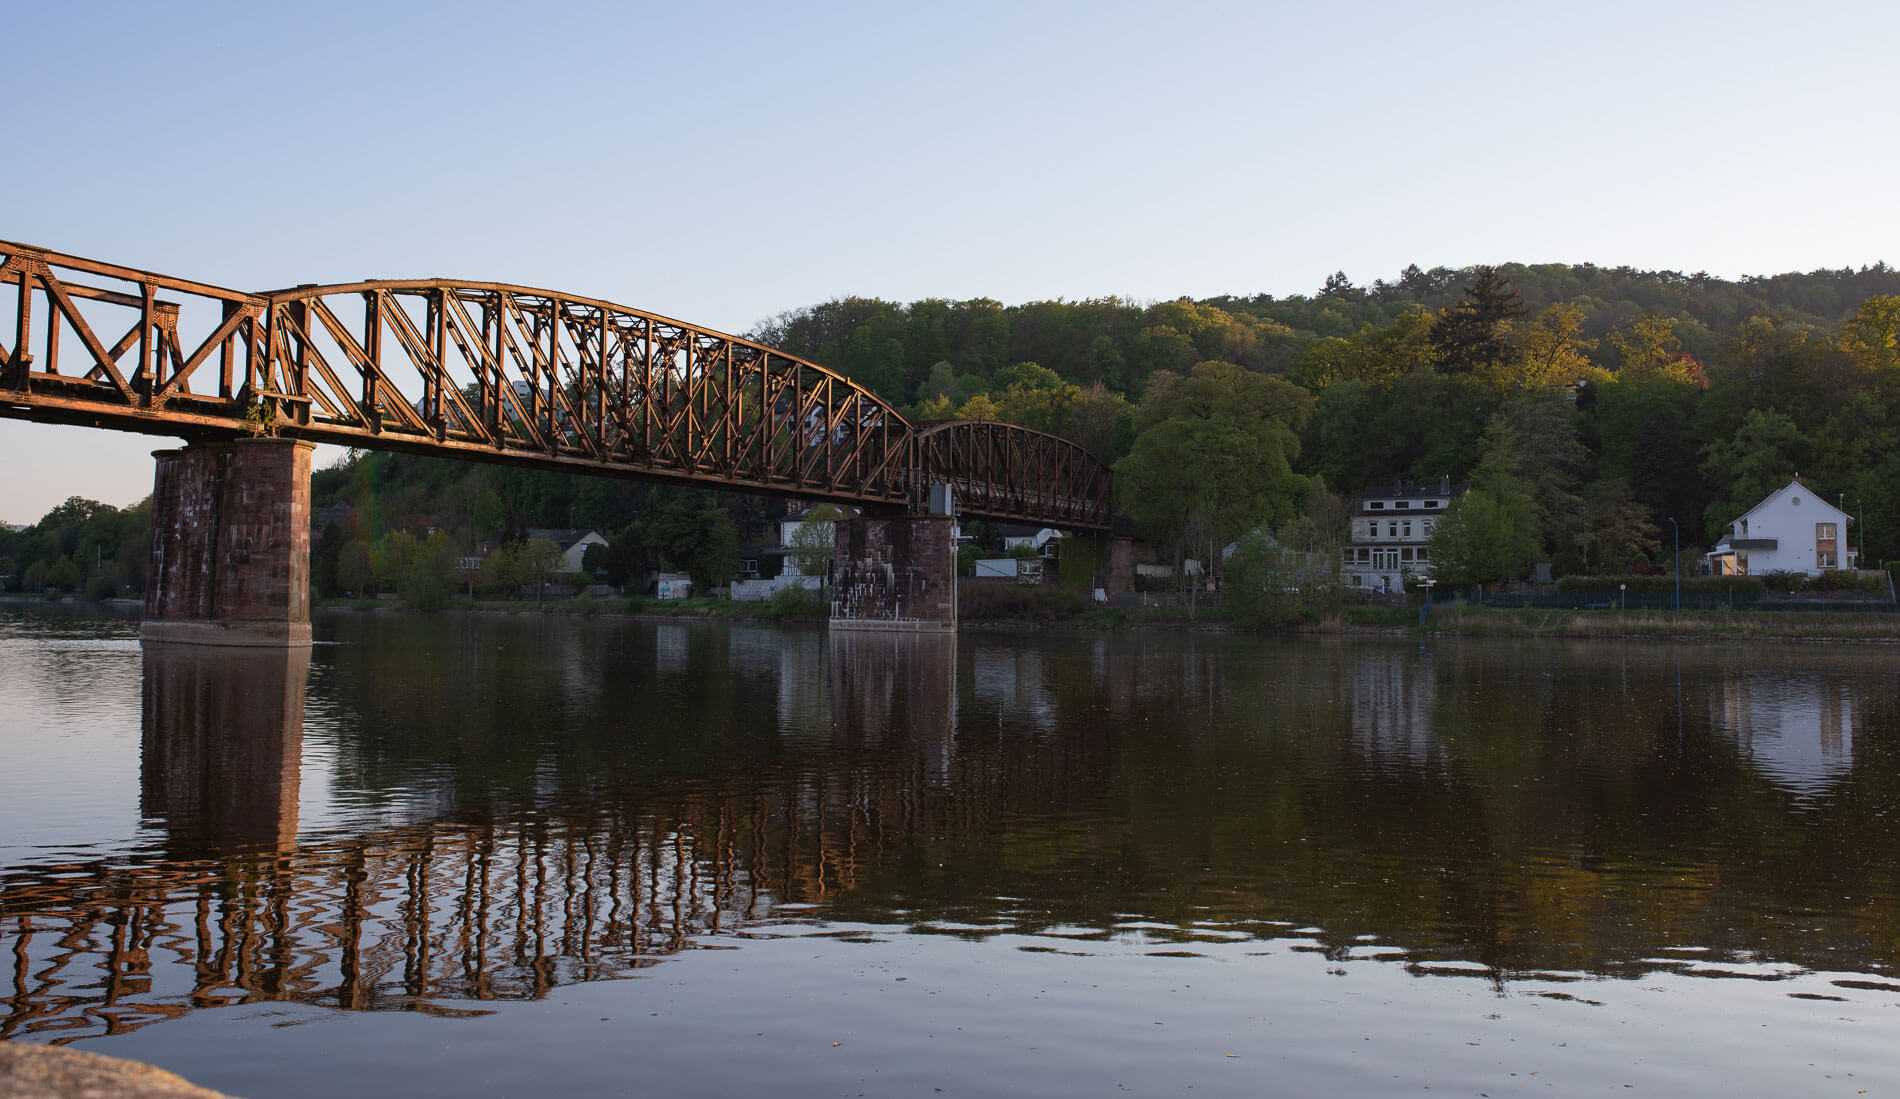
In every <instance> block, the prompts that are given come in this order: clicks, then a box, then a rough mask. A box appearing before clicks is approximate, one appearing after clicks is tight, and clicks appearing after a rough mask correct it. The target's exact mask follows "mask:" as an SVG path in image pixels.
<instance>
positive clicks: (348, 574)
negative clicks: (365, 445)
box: [0, 264, 1900, 593]
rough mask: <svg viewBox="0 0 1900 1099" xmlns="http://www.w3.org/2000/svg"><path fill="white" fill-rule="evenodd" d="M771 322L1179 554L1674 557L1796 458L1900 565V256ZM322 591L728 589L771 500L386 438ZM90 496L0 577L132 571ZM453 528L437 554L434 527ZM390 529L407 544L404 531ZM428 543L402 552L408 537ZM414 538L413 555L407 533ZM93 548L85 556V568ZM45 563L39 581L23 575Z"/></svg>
mask: <svg viewBox="0 0 1900 1099" xmlns="http://www.w3.org/2000/svg"><path fill="white" fill-rule="evenodd" d="M751 335H752V336H753V337H754V338H757V339H759V340H761V341H763V342H766V343H769V344H773V345H776V346H778V347H782V348H784V349H785V350H787V351H790V352H792V353H794V354H798V355H802V356H804V357H807V358H810V359H812V360H814V361H816V362H819V363H821V364H823V365H826V366H829V367H832V368H833V369H837V370H840V371H842V372H843V373H846V374H848V375H850V376H852V377H853V378H855V379H857V380H858V381H860V382H862V383H864V384H866V385H868V386H870V387H871V388H872V389H874V390H876V391H877V392H879V393H881V394H883V395H884V396H885V397H886V398H887V399H889V400H891V401H893V402H894V403H896V404H898V405H900V406H901V407H902V408H903V409H904V411H905V412H906V413H907V414H908V415H911V416H913V417H915V418H918V419H937V418H947V417H956V416H961V417H983V418H996V419H1004V420H1009V421H1012V422H1015V423H1020V424H1023V425H1025V426H1029V427H1035V428H1038V429H1042V430H1047V431H1052V432H1055V433H1057V434H1061V435H1064V436H1067V437H1069V438H1073V439H1076V440H1077V441H1079V442H1082V443H1084V444H1085V445H1087V446H1089V447H1091V448H1092V449H1094V450H1095V451H1096V452H1097V453H1099V454H1101V455H1102V456H1103V457H1104V458H1105V459H1107V460H1109V461H1110V462H1113V463H1115V465H1116V469H1117V473H1118V479H1117V483H1118V491H1119V493H1120V503H1121V506H1122V507H1123V509H1124V510H1126V511H1127V512H1128V513H1129V514H1130V515H1131V516H1133V517H1134V518H1135V519H1136V520H1137V521H1138V522H1139V524H1140V525H1141V527H1142V529H1143V531H1144V533H1145V534H1146V535H1147V536H1148V537H1150V538H1152V539H1154V540H1155V541H1157V542H1161V543H1164V544H1171V545H1174V546H1176V547H1177V548H1180V547H1184V546H1187V545H1196V544H1204V543H1205V542H1206V541H1209V540H1216V539H1218V540H1223V541H1224V540H1231V539H1233V538H1237V537H1239V536H1240V535H1241V534H1242V533H1244V532H1245V531H1248V530H1251V529H1253V528H1255V527H1257V526H1260V525H1262V524H1264V525H1266V526H1268V527H1270V528H1273V529H1275V530H1277V531H1280V532H1281V534H1282V541H1283V542H1290V543H1294V544H1300V543H1306V544H1308V545H1310V546H1311V547H1313V548H1322V549H1323V548H1325V547H1326V546H1328V545H1329V544H1330V542H1331V541H1334V540H1336V534H1337V528H1338V522H1339V514H1340V509H1339V497H1340V496H1341V495H1343V494H1348V493H1351V492H1354V491H1357V490H1359V489H1361V488H1364V487H1366V486H1368V485H1374V484H1379V483H1383V482H1388V481H1391V480H1393V479H1396V478H1410V479H1417V480H1425V479H1431V480H1436V479H1438V478H1440V477H1451V478H1452V479H1454V480H1458V481H1470V482H1471V483H1472V484H1473V485H1474V487H1476V488H1477V489H1478V490H1479V491H1480V492H1481V493H1483V494H1484V495H1485V497H1487V498H1488V499H1489V500H1491V501H1492V502H1493V503H1495V504H1497V505H1498V506H1496V507H1493V508H1490V509H1488V510H1487V511H1486V514H1488V515H1491V516H1492V517H1493V521H1494V522H1496V523H1501V524H1504V529H1500V530H1497V531H1494V532H1493V539H1492V540H1494V541H1495V540H1498V539H1506V540H1509V541H1510V542H1511V543H1512V544H1513V546H1514V547H1515V548H1514V550H1513V555H1512V556H1513V567H1519V568H1521V567H1522V566H1523V565H1524V564H1526V563H1527V562H1528V561H1529V560H1530V559H1533V558H1535V559H1543V560H1550V561H1553V562H1555V563H1556V565H1557V567H1558V570H1559V571H1560V572H1584V571H1589V572H1597V571H1604V570H1609V569H1621V568H1627V567H1630V566H1633V565H1640V564H1642V563H1644V562H1646V561H1650V562H1659V561H1661V560H1662V559H1663V558H1664V557H1665V556H1666V554H1667V549H1668V546H1669V542H1670V538H1671V535H1672V528H1671V527H1670V525H1669V520H1670V519H1671V518H1674V519H1676V520H1678V521H1679V523H1680V528H1681V535H1682V540H1683V543H1684V545H1685V546H1689V547H1701V546H1705V545H1707V544H1709V543H1710V542H1711V541H1712V540H1713V539H1714V537H1715V536H1716V535H1717V533H1718V532H1719V530H1720V528H1721V526H1722V525H1723V524H1724V523H1726V522H1727V521H1728V520H1730V519H1732V518H1734V517H1735V516H1737V515H1739V514H1740V513H1741V512H1742V511H1743V510H1745V509H1746V508H1747V507H1749V506H1751V505H1752V504H1753V503H1754V502H1756V501H1757V500H1759V499H1760V498H1761V497H1762V496H1763V495H1765V494H1766V493H1767V492H1768V491H1770V490H1771V489H1773V488H1776V487H1779V486H1780V485H1781V484H1782V483H1784V482H1785V481H1786V479H1787V478H1788V477H1791V476H1793V475H1795V474H1796V473H1799V474H1800V475H1801V477H1802V479H1803V480H1804V481H1805V482H1806V483H1807V484H1808V485H1810V486H1811V487H1812V488H1813V489H1814V490H1815V491H1817V492H1820V493H1823V494H1824V495H1827V496H1829V497H1833V498H1836V499H1839V500H1842V501H1843V502H1844V503H1845V505H1846V508H1847V510H1848V511H1849V512H1850V513H1854V514H1856V515H1859V514H1861V513H1862V512H1864V513H1865V523H1864V527H1865V529H1864V532H1863V531H1858V530H1857V531H1855V532H1854V533H1855V536H1856V538H1857V539H1858V538H1861V537H1864V540H1865V545H1866V550H1867V553H1866V560H1867V562H1868V563H1869V564H1875V563H1878V562H1880V561H1882V560H1886V559H1893V558H1900V340H1897V335H1900V271H1896V270H1895V269H1894V268H1890V267H1888V266H1886V265H1885V264H1877V265H1875V266H1872V267H1865V268H1861V269H1859V270H1848V269H1843V270H1837V271H1828V270H1823V271H1815V272H1810V273H1806V274H1786V275H1775V276H1770V277H1761V278H1748V279H1743V280H1741V281H1729V280H1723V279H1718V278H1714V277H1711V276H1709V275H1706V274H1694V275H1685V274H1681V273H1678V272H1673V271H1636V270H1632V269H1629V268H1614V269H1611V268H1600V267H1594V266H1590V265H1580V266H1564V265H1559V264H1546V265H1538V266H1524V265H1520V264H1507V265H1504V266H1502V267H1498V268H1481V267H1480V268H1466V269H1459V270H1450V269H1446V268H1442V267H1438V268H1433V269H1431V270H1429V271H1422V270H1420V269H1418V268H1417V267H1409V268H1407V269H1406V270H1405V271H1403V272H1401V273H1400V274H1399V275H1398V276H1397V277H1396V278H1395V279H1393V280H1392V281H1389V282H1388V281H1384V280H1379V281H1375V282H1373V283H1372V284H1371V285H1370V286H1358V285H1355V284H1354V283H1353V282H1352V281H1351V280H1349V279H1348V278H1347V277H1346V276H1345V275H1344V274H1336V275H1334V276H1332V277H1331V278H1329V279H1327V280H1326V283H1325V285H1324V286H1322V287H1320V288H1319V289H1318V290H1317V291H1316V292H1315V293H1314V294H1312V295H1311V296H1305V295H1295V296H1291V297H1285V298H1275V297H1273V296H1270V295H1256V296H1252V297H1232V296H1227V297H1220V298H1213V299H1208V300H1205V301H1190V300H1187V299H1181V300H1176V301H1167V302H1158V303H1152V304H1142V303H1136V302H1130V301H1124V300H1120V299H1112V298H1111V299H1102V300H1094V301H1079V302H1065V301H1053V302H1030V303H1026V304H1022V305H1011V306H1006V305H1003V304H1001V303H999V302H996V301H991V300H988V299H975V300H971V301H944V300H937V299H931V300H925V301H918V302H911V303H907V304H905V303H895V302H885V301H879V300H874V299H864V298H849V299H841V300H837V301H830V302H825V303H823V304H819V305H814V306H810V307H807V308H803V309H797V310H793V311H791V312H788V313H785V314H782V315H780V316H779V317H776V318H774V319H773V320H771V321H769V322H767V323H764V324H762V325H760V326H759V327H758V329H757V330H755V331H754V332H753V333H751ZM315 487H316V504H317V506H318V507H319V508H322V507H325V506H327V505H335V504H338V503H347V504H350V505H351V509H352V510H351V511H350V515H349V519H348V521H347V522H337V523H332V524H328V525H327V527H326V528H325V529H324V530H323V531H322V532H321V533H320V535H319V539H318V542H317V545H316V553H315V557H314V560H313V575H314V576H315V577H316V581H317V584H318V586H319V589H320V590H321V591H324V592H327V593H333V592H336V591H341V590H361V589H362V588H363V587H364V586H366V585H368V586H385V587H390V586H400V585H401V584H402V583H403V581H404V574H405V570H407V569H410V568H411V567H412V562H414V561H415V560H416V559H417V555H418V554H419V553H422V549H421V547H422V546H424V545H425V544H429V545H433V547H434V549H432V550H430V551H428V552H429V553H430V554H433V558H432V559H433V560H436V561H438V562H439V561H440V559H441V558H442V557H443V556H445V555H447V554H451V553H454V554H460V553H466V552H468V551H469V550H471V549H472V548H473V547H474V546H475V545H476V544H477V543H479V542H480V541H482V540H485V539H492V538H503V539H507V538H518V537H520V536H521V534H522V532H524V531H525V530H526V529H527V528H529V527H567V526H583V527H595V528H599V529H601V530H602V531H604V532H608V533H609V534H610V535H611V536H613V537H614V538H615V540H616V553H615V554H614V555H613V560H612V562H611V567H612V569H613V571H614V572H615V574H616V575H626V574H628V573H630V572H632V571H635V570H638V569H642V568H648V567H653V566H656V565H665V566H668V567H673V568H682V569H687V570H690V571H692V572H694V573H695V574H697V575H698V576H699V577H700V578H701V579H702V581H713V580H719V579H723V578H724V576H726V575H729V574H730V573H731V571H732V570H733V568H734V567H736V565H737V563H738V547H739V546H740V544H741V543H742V542H744V541H747V540H752V539H762V538H764V537H766V533H767V532H766V521H767V518H768V516H770V515H772V514H776V513H777V512H778V511H780V510H782V504H780V503H779V502H774V501H765V500H760V499H757V498H750V497H737V496H719V495H716V494H713V493H710V492H705V491H698V490H689V489H678V488H664V487H655V486H646V485H641V484H637V483H632V482H626V481H613V480H607V479H601V478H587V477H575V476H562V475H554V474H540V473H531V472H526V471H521V470H514V469H503V468H497V467H492V466H479V465H472V464H463V463H456V462H450V461H444V460H437V459H423V458H414V457H407V456H398V455H388V454H359V455H352V456H351V458H350V459H349V460H348V461H347V462H345V463H344V464H343V465H342V466H340V467H338V468H335V469H331V470H326V471H320V472H319V474H318V475H317V480H316V486H315ZM143 521H144V518H143V513H142V512H140V511H139V510H138V509H128V510H126V511H125V512H116V511H114V509H110V508H102V506H101V505H96V504H92V503H91V502H90V501H78V500H75V501H69V502H68V504H66V505H62V508H61V509H58V510H56V511H55V512H54V513H53V514H50V515H48V516H47V517H46V519H44V520H42V522H41V523H40V524H39V525H38V526H36V527H35V528H30V529H29V530H27V531H24V532H17V533H4V532H0V575H4V576H5V577H6V579H5V580H4V581H0V583H4V584H6V585H7V586H8V587H10V588H13V589H15V590H17V589H19V588H21V587H22V586H33V587H37V586H41V585H46V584H51V585H54V586H59V587H66V588H81V587H91V588H92V589H94V590H96V591H106V590H113V589H116V588H118V587H122V586H134V587H135V586H136V585H137V584H138V583H139V582H140V581H141V579H142V570H143V565H142V560H141V559H140V557H139V554H138V553H137V552H136V551H135V550H134V549H131V548H128V547H132V546H134V545H135V544H137V543H138V542H139V538H140V537H141V535H140V534H138V533H137V532H136V531H134V532H130V533H128V532H127V530H126V529H124V528H126V525H127V524H132V525H134V526H137V525H139V524H140V523H142V522H143ZM431 531H433V532H435V533H434V541H433V542H432V543H431V542H430V541H429V539H430V532H431ZM393 534H394V535H400V536H401V537H400V538H397V539H396V540H395V542H394V543H391V542H390V541H389V539H390V536H391V535H393ZM405 540H407V541H405ZM392 547H393V549H392ZM82 558H89V560H82ZM36 565H37V566H39V567H38V569H37V571H35V569H34V566H36Z"/></svg>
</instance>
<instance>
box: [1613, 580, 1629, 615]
mask: <svg viewBox="0 0 1900 1099" xmlns="http://www.w3.org/2000/svg"><path fill="white" fill-rule="evenodd" d="M1616 609H1617V610H1619V611H1626V610H1629V609H1630V586H1629V585H1628V584H1618V585H1617V586H1616Z"/></svg>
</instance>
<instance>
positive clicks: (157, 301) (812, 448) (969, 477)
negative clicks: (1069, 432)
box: [0, 241, 1110, 529]
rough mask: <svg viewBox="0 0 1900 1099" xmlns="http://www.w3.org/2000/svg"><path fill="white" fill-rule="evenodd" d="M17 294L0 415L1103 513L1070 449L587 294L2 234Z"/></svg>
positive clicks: (1101, 493)
mask: <svg viewBox="0 0 1900 1099" xmlns="http://www.w3.org/2000/svg"><path fill="white" fill-rule="evenodd" d="M9 284H10V285H11V287H12V288H13V290H14V293H13V294H12V295H10V297H11V302H10V303H9V301H8V298H9V295H7V294H5V293H0V417H11V418H17V419H29V420H39V421H43V422H54V423H75V424H84V425H88V426H94V427H106V428H113V429H117V430H122V431H142V432H147V433H152V434H163V435H183V436H185V437H187V438H219V437H227V438H228V437H234V436H243V435H262V434H271V435H279V436H283V437H288V438H295V439H303V440H308V441H311V442H323V443H335V444H339V445H343V446H351V447H364V448H371V449H386V450H406V451H413V452H417V453H424V454H439V455H444V456H459V457H464V458H472V459H476V460H482V461H491V462H507V463H512V464H517V465H525V466H533V467H537V468H543V469H552V470H561V471H566V472H575V473H595V474H608V475H616V476H626V477H636V478H641V479H648V480H661V481H673V482H679V483H688V484H699V485H706V486H709V487H717V488H723V489H728V490H734V491H742V492H767V493H773V494H779V495H795V496H801V497H809V498H814V499H823V500H832V501H836V502H839V503H847V504H857V505H861V506H866V507H871V508H874V509H892V508H904V507H909V508H921V507H923V506H924V505H925V503H926V500H927V494H928V492H929V487H930V485H931V484H934V483H948V484H951V485H953V486H955V488H956V489H957V492H958V494H959V497H960V500H961V503H962V506H963V509H964V510H966V511H967V512H968V513H970V514H972V515H976V516H981V517H984V518H996V519H1011V520H1020V521H1024V522H1040V523H1048V524H1053V525H1065V526H1074V527H1085V528H1091V529H1105V528H1106V527H1107V526H1108V525H1109V522H1110V510H1109V500H1108V486H1109V474H1108V470H1107V467H1106V466H1105V465H1103V463H1102V462H1101V461H1100V460H1099V459H1096V458H1095V457H1094V456H1093V455H1091V454H1089V453H1088V452H1087V451H1086V450H1084V449H1082V448H1081V447H1079V446H1076V445H1075V444H1073V443H1069V442H1067V441H1066V440H1062V439H1059V438H1057V437H1055V436H1051V435H1045V434H1043V433H1041V432H1036V431H1030V430H1028V429H1025V428H1020V427H1015V426H1013V425H1008V424H999V423H994V422H987V421H956V422H951V423H944V424H935V425H913V424H911V423H909V422H908V421H906V420H905V419H904V417H903V416H902V415H900V414H899V413H898V411H897V410H896V408H895V407H893V406H892V405H891V404H890V403H889V402H887V401H885V400H883V399H882V398H880V397H879V396H877V395H876V394H875V393H872V392H871V391H870V390H868V389H865V388H864V387H863V386H860V385H858V384H857V383H855V382H853V381H851V380H850V379H849V378H846V377H844V376H843V375H840V374H837V373H835V372H833V371H831V370H828V369H826V368H824V367H822V366H819V365H818V364H816V363H813V362H809V361H807V360H805V359H801V358H798V357H797V356H794V355H789V354H787V353H785V352H783V351H780V350H778V349H776V348H772V347H768V346H766V345H764V344H760V343H756V342H753V341H751V340H747V339H744V338H742V337H738V336H731V335H727V334H725V333H722V332H717V331H714V330H712V329H709V328H704V327H701V326H697V325H692V324H687V323H685V322H683V321H677V320H673V319H671V318H668V317H664V316H660V315H658V314H655V313H648V312H645V311H642V310H638V309H632V308H629V307H626V306H621V305H616V304H614V303H612V302H607V301H602V300H600V299H597V298H586V297H580V296H577V295H573V294H563V293H558V292H555V291H550V290H541V289H536V288H533V287H525V286H517V285H513V284H508V283H493V282H466V281H460V280H453V279H415V280H392V281H365V282H357V283H346V284H336V285H324V286H317V285H309V286H298V287H293V288H290V289H286V290H277V291H270V292H267V293H261V294H248V293H244V292H241V291H235V290H227V289H224V288H222V287H216V286H212V285H209V284H206V283H198V282H192V281H190V280H185V279H178V278H173V277H170V276H166V275H159V274H155V273H152V272H149V271H141V270H137V269H135V268H129V267H122V266H119V265H116V264H109V263H102V262H99V261H96V260H89V259H84V258H82V257H78V256H72V255H66V254H63V253H58V252H52V251H49V250H47V249H43V248H36V247H33V246H30V245H23V244H14V243H10V242H5V241H0V285H9ZM9 304H10V305H11V312H10V315H9V311H8V305H9ZM121 328H122V329H123V335H120V336H118V338H117V339H116V340H114V341H113V342H111V343H108V342H107V340H108V339H109V338H111V336H112V334H113V333H115V332H118V331H120V330H121ZM102 333H103V335H102ZM75 343H76V344H77V347H75V346H74V344H75ZM62 350H64V352H65V361H64V362H62V361H61V353H62Z"/></svg>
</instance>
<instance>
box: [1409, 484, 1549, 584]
mask: <svg viewBox="0 0 1900 1099" xmlns="http://www.w3.org/2000/svg"><path fill="white" fill-rule="evenodd" d="M1527 549H1528V547H1527V544H1526V542H1525V539H1524V527H1523V516H1522V514H1521V512H1520V511H1519V510H1518V509H1516V508H1513V507H1512V506H1510V505H1509V504H1507V503H1505V502H1503V501H1500V500H1499V499H1498V498H1497V497H1495V496H1492V495H1491V494H1490V493H1488V492H1486V491H1485V490H1483V489H1479V488H1474V489H1472V490H1470V491H1469V492H1466V493H1465V494H1464V495H1463V496H1460V497H1458V498H1457V499H1456V500H1453V501H1452V502H1451V506H1450V507H1448V508H1446V509H1445V514H1444V517H1443V518H1441V519H1439V520H1438V522H1437V524H1436V525H1434V526H1433V527H1432V538H1431V541H1430V542H1429V543H1428V544H1427V552H1428V553H1429V554H1430V555H1431V561H1432V576H1433V577H1434V578H1436V579H1437V580H1438V581H1439V582H1440V583H1443V584H1449V585H1451V586H1453V587H1460V588H1462V587H1472V586H1474V585H1478V584H1489V583H1495V582H1497V581H1501V580H1510V579H1513V578H1515V577H1517V576H1520V575H1522V574H1523V565H1524V562H1525V560H1526V556H1525V555H1526V552H1527Z"/></svg>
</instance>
